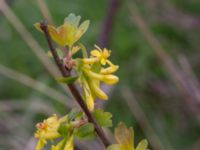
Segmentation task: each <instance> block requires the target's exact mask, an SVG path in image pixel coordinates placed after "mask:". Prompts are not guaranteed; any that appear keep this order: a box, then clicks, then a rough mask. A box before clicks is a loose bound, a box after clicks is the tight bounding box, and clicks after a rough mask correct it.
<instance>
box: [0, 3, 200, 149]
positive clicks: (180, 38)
mask: <svg viewBox="0 0 200 150" xmlns="http://www.w3.org/2000/svg"><path fill="white" fill-rule="evenodd" d="M157 3H158V4H159V1H151V2H150V4H149V5H148V4H146V3H145V1H144V0H142V1H140V3H139V4H140V5H139V6H140V10H141V12H142V14H143V15H144V17H145V19H146V21H147V23H148V24H149V26H150V27H151V29H152V31H153V33H154V34H155V36H156V37H158V38H159V40H160V42H161V43H162V45H163V46H164V48H165V50H166V51H167V53H168V54H170V56H171V57H172V58H173V59H176V58H177V56H178V55H179V54H180V53H183V54H185V55H186V56H188V58H189V60H190V62H193V61H192V60H193V56H199V57H197V58H199V59H200V54H199V39H200V30H199V28H190V29H185V28H184V26H183V27H182V26H177V25H175V24H174V23H173V22H168V20H167V19H166V20H164V19H163V16H162V15H163V14H167V13H168V9H167V10H166V9H163V10H160V8H162V7H163V8H164V7H165V3H164V4H160V5H161V6H160V7H158V6H159V5H158V6H157V5H156V4H157ZM169 3H170V5H172V6H173V7H175V8H176V9H177V10H178V11H180V12H181V13H182V12H183V13H184V14H187V15H188V16H191V17H193V16H195V17H196V16H199V15H200V9H199V8H200V3H199V1H198V0H196V1H195V0H192V1H182V0H171V1H170V2H169ZM47 4H48V6H49V9H50V11H51V14H52V16H53V19H54V20H55V23H56V24H57V25H59V24H61V23H62V22H63V18H64V17H66V16H67V15H68V14H69V13H76V14H80V15H81V16H82V18H83V19H90V20H91V26H90V28H89V30H88V31H87V34H86V35H84V37H83V38H82V39H81V41H82V42H83V43H86V45H87V47H89V48H90V49H91V48H92V46H93V44H94V43H98V39H99V35H100V32H101V25H102V21H103V19H104V18H105V15H106V9H107V5H108V1H86V0H74V1H69V0H59V1H54V0H48V1H47ZM153 4H155V5H156V6H154V5H153ZM152 5H153V6H152ZM151 7H153V9H152V8H151ZM11 8H12V9H13V11H14V12H15V14H16V15H17V16H18V17H19V18H20V20H21V21H22V22H23V23H24V24H25V26H26V27H27V29H28V30H29V31H30V32H31V34H32V35H33V36H34V37H35V39H36V40H37V41H38V42H39V43H40V44H41V45H42V47H43V48H44V49H46V50H47V49H48V48H47V44H46V42H45V40H44V37H43V35H42V34H40V33H38V32H37V31H36V30H35V29H34V27H33V24H34V23H35V22H38V21H40V20H42V15H41V13H40V10H39V8H38V6H37V4H36V2H35V1H31V0H13V1H11ZM152 10H154V11H152ZM157 11H159V12H160V13H157ZM177 19H182V18H177ZM0 20H1V21H0V31H1V34H0V49H1V50H0V63H1V64H4V65H6V66H9V67H11V68H13V69H16V70H18V71H20V72H23V73H25V74H28V75H30V76H31V77H33V78H34V79H37V80H39V81H41V82H44V83H45V84H47V85H49V86H51V87H53V88H55V89H58V90H59V91H60V92H63V91H62V90H61V89H60V87H59V86H58V85H57V83H56V82H55V81H54V80H53V79H52V77H51V76H50V75H49V74H48V73H47V71H46V70H45V69H44V67H43V66H42V65H41V63H40V62H39V61H38V59H37V58H36V57H35V55H34V54H33V53H32V52H31V50H30V49H29V48H28V46H27V45H26V43H25V42H24V41H23V40H22V39H21V38H20V36H19V34H18V33H17V32H16V31H15V30H14V29H13V28H12V26H11V25H10V24H9V22H8V21H7V20H6V19H5V17H4V16H3V15H1V16H0ZM109 48H110V49H112V51H113V52H112V54H113V55H112V58H111V59H112V60H113V62H114V63H115V64H118V65H119V66H120V70H119V71H118V73H117V74H118V75H119V77H120V83H119V84H118V85H117V86H116V88H115V89H114V91H113V93H112V96H111V100H110V101H108V103H107V105H106V109H107V110H108V111H110V112H112V113H113V117H114V118H113V122H114V125H116V124H117V123H118V122H119V121H125V122H126V123H127V124H128V125H130V126H134V128H135V131H136V140H138V141H139V140H140V139H141V138H143V137H144V136H145V135H144V133H143V131H142V129H141V128H140V126H139V124H138V122H137V121H136V119H135V118H134V116H133V115H131V111H130V110H129V109H128V107H127V104H126V103H125V101H124V100H123V96H122V95H121V92H120V91H121V89H122V87H124V86H125V87H128V88H129V89H130V90H132V91H134V93H136V97H137V99H138V100H139V101H138V103H139V104H140V105H141V108H142V110H143V111H144V112H145V114H146V115H147V117H148V119H149V122H150V123H151V125H152V126H153V128H154V130H155V131H156V133H157V134H158V136H159V138H160V140H161V141H162V143H163V145H164V146H165V149H166V150H179V149H180V150H182V149H184V150H190V149H191V148H192V147H193V145H194V144H196V141H198V140H199V138H200V134H199V133H200V126H199V124H198V123H197V121H196V119H195V118H194V117H192V116H190V115H189V114H188V111H189V110H188V108H187V106H186V105H185V104H184V103H183V102H182V98H181V97H180V94H178V92H177V89H176V88H175V87H174V85H173V83H172V82H171V80H170V79H169V76H168V74H167V71H166V68H164V67H163V66H162V65H161V63H160V62H159V60H158V59H157V58H156V56H155V54H154V52H153V51H152V49H151V48H150V46H149V45H148V44H147V42H146V41H145V39H144V37H143V36H142V35H141V33H140V32H139V30H138V29H137V27H136V26H135V25H134V24H133V23H132V21H131V20H130V13H129V11H128V9H127V5H126V2H125V1H123V2H122V4H121V6H120V9H119V12H118V14H117V18H116V20H115V25H114V27H113V31H112V38H111V43H110V47H109ZM197 60H198V59H197ZM195 62H196V61H195ZM197 64H198V61H197ZM191 65H192V66H193V65H195V66H196V64H191ZM199 67H200V66H199V65H197V66H196V67H195V68H194V72H195V73H196V74H197V77H198V78H199ZM0 88H1V90H0V99H2V100H7V99H8V100H9V99H14V101H18V100H19V101H24V102H27V101H28V102H29V104H26V105H24V106H22V107H23V108H24V109H23V110H19V111H15V110H13V111H11V112H3V114H2V115H1V116H4V115H5V117H3V118H6V119H5V120H6V121H7V120H8V119H10V120H11V121H12V118H16V119H17V118H19V117H20V115H22V116H24V117H25V122H23V123H22V126H21V125H18V127H17V128H14V129H15V130H18V129H20V131H23V132H25V133H26V134H27V135H26V136H25V137H30V136H31V135H33V132H34V124H35V123H36V122H37V121H39V120H40V119H41V118H43V116H46V115H47V114H46V112H44V113H41V112H39V113H38V112H32V111H28V109H27V106H29V107H31V103H34V102H33V101H32V100H31V99H32V98H34V99H39V100H38V101H43V102H45V103H47V97H46V96H44V95H41V94H39V93H38V92H35V91H33V90H32V89H30V88H27V87H25V86H23V85H20V84H19V83H17V82H15V81H12V80H10V79H8V78H5V77H3V76H0ZM24 99H25V100H24ZM43 99H44V100H43ZM48 104H49V105H50V106H51V107H52V108H53V109H55V110H56V111H57V112H58V113H60V114H64V113H65V112H66V109H65V107H64V106H63V105H61V104H59V103H57V102H54V101H53V100H48ZM12 115H14V116H12ZM7 117H8V118H7ZM1 118H2V117H1ZM2 121H4V119H2ZM16 121H18V119H17V120H16ZM6 131H7V130H6ZM0 132H1V131H0ZM19 134H20V133H19V132H17V133H15V132H12V130H8V132H5V133H3V134H1V135H0V149H1V147H2V148H3V149H11V148H13V147H14V146H13V145H15V144H13V145H12V143H7V144H5V143H4V142H3V140H2V141H1V139H3V137H4V136H5V135H7V136H6V139H9V140H11V139H12V138H13V137H16V136H18V135H19ZM24 139H26V138H24ZM19 143H21V144H22V145H23V144H24V143H26V142H24V141H23V142H19ZM1 144H2V145H3V146H1ZM19 149H20V148H19Z"/></svg>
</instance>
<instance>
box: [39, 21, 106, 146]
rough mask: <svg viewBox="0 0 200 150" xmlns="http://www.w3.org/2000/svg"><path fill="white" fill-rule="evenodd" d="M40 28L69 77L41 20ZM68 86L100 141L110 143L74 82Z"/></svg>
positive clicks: (60, 65)
mask: <svg viewBox="0 0 200 150" xmlns="http://www.w3.org/2000/svg"><path fill="white" fill-rule="evenodd" d="M40 27H41V29H42V30H43V31H44V34H45V37H46V40H47V42H48V46H49V49H50V50H51V53H52V55H53V58H54V60H55V62H56V64H57V66H58V68H59V70H60V72H61V73H62V76H63V77H70V71H69V70H68V69H67V68H65V66H64V65H63V62H62V61H61V59H60V58H59V56H58V54H57V52H56V49H55V48H54V46H53V44H52V40H51V37H50V35H49V31H48V28H47V24H46V23H45V22H42V23H41V24H40ZM67 86H68V88H69V89H70V91H71V93H72V95H73V96H74V98H75V100H76V102H77V103H78V104H79V106H80V107H81V108H82V110H83V111H84V113H85V115H86V116H87V118H88V121H89V122H91V123H93V125H94V128H95V131H96V133H97V135H98V136H99V138H100V139H101V141H102V143H103V144H104V146H105V147H107V146H109V145H110V142H109V141H108V139H107V138H106V136H105V134H104V132H103V130H102V128H101V127H100V126H99V125H98V124H97V122H96V120H95V118H94V117H93V115H92V114H91V112H90V111H89V109H88V107H87V105H86V104H85V102H84V100H83V98H82V96H81V95H80V93H79V91H78V89H77V88H76V86H75V85H74V84H68V85H67Z"/></svg>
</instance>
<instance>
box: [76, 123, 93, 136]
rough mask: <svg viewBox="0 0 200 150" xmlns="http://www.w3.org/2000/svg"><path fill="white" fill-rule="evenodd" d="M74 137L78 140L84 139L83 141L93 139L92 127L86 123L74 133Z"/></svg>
mask: <svg viewBox="0 0 200 150" xmlns="http://www.w3.org/2000/svg"><path fill="white" fill-rule="evenodd" d="M76 136H77V137H78V138H84V139H91V138H94V137H95V132H94V125H93V124H92V123H87V124H85V125H83V126H81V127H80V128H78V129H77V131H76Z"/></svg>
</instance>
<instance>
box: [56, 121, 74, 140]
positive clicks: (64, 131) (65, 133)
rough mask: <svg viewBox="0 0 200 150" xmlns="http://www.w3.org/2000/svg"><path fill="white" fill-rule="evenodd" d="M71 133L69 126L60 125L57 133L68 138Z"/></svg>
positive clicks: (71, 129) (70, 126)
mask: <svg viewBox="0 0 200 150" xmlns="http://www.w3.org/2000/svg"><path fill="white" fill-rule="evenodd" d="M72 131H73V127H72V125H70V124H66V123H61V124H60V126H59V128H58V133H59V134H60V135H62V136H64V137H68V136H69V135H70V134H71V132H72Z"/></svg>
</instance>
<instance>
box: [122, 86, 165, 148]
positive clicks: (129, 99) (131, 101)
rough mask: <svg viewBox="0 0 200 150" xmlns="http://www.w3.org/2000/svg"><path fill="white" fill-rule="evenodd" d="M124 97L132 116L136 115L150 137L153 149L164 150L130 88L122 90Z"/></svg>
mask: <svg viewBox="0 0 200 150" xmlns="http://www.w3.org/2000/svg"><path fill="white" fill-rule="evenodd" d="M121 93H122V96H123V97H124V100H125V101H126V103H127V106H128V107H129V109H130V110H131V112H132V114H133V115H134V117H135V119H136V120H137V122H138V123H139V125H140V127H141V129H142V130H143V132H144V133H145V135H146V136H147V137H148V139H149V141H150V143H151V145H152V147H153V149H154V150H164V146H163V144H162V142H161V141H160V139H159V137H158V135H157V134H156V133H155V131H154V129H153V128H152V126H151V123H150V122H149V120H148V118H147V117H146V115H145V113H144V112H143V110H142V108H141V107H140V104H139V103H138V102H137V100H136V98H135V96H134V95H133V92H131V91H130V89H129V88H123V89H122V90H121Z"/></svg>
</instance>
